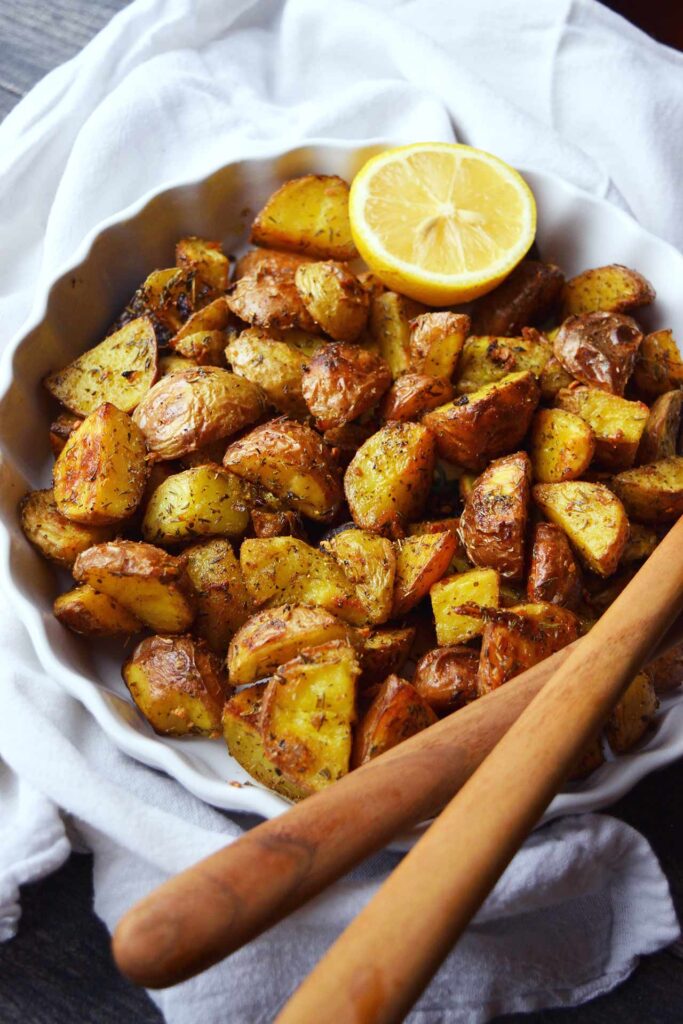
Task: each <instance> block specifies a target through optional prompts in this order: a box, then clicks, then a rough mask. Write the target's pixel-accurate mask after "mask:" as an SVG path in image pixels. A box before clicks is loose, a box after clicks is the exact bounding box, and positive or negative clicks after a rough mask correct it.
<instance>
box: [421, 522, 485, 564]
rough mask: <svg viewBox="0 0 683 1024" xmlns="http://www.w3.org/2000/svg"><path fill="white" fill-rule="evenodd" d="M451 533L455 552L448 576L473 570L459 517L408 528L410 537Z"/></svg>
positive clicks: (422, 523)
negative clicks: (461, 531) (463, 540)
mask: <svg viewBox="0 0 683 1024" xmlns="http://www.w3.org/2000/svg"><path fill="white" fill-rule="evenodd" d="M444 531H446V532H447V533H450V535H451V537H453V540H454V541H455V550H454V551H453V555H452V557H451V564H450V567H449V569H448V574H449V575H452V574H453V573H455V572H467V570H468V569H472V568H473V566H472V563H471V562H470V560H469V558H468V557H467V552H466V551H465V545H464V544H463V542H462V537H461V534H460V519H459V518H458V517H457V516H449V517H448V518H446V519H425V520H423V521H422V522H421V523H411V524H410V526H409V527H408V536H409V537H415V536H418V535H420V534H424V533H443V532H444Z"/></svg>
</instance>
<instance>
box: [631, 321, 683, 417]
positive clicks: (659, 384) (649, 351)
mask: <svg viewBox="0 0 683 1024" xmlns="http://www.w3.org/2000/svg"><path fill="white" fill-rule="evenodd" d="M633 383H634V385H635V387H636V390H637V391H638V394H639V395H640V396H641V397H642V398H644V399H645V401H646V402H649V401H651V400H652V399H653V398H657V396H658V395H664V394H666V392H667V391H673V390H675V389H676V388H680V387H683V359H682V358H681V353H680V351H679V348H678V345H677V344H676V342H675V341H674V338H673V335H672V333H671V331H655V332H654V333H653V334H646V335H645V337H644V338H643V340H642V342H641V345H640V348H639V349H638V354H637V356H636V365H635V368H634V370H633Z"/></svg>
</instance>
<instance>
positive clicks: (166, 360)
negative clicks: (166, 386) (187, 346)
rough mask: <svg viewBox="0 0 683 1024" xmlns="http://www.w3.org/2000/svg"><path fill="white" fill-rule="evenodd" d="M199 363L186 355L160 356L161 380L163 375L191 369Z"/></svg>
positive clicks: (166, 375)
mask: <svg viewBox="0 0 683 1024" xmlns="http://www.w3.org/2000/svg"><path fill="white" fill-rule="evenodd" d="M198 365H199V364H198V363H196V362H195V361H194V359H188V358H187V357H186V356H177V355H175V354H173V355H165V356H160V357H159V380H161V379H162V378H163V377H168V376H169V374H171V373H178V372H179V371H181V370H191V369H192V367H193V366H198Z"/></svg>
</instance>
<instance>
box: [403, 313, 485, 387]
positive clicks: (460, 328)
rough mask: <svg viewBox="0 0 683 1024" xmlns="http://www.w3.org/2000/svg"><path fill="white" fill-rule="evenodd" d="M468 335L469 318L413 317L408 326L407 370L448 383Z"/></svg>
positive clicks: (446, 315)
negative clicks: (440, 378)
mask: <svg viewBox="0 0 683 1024" xmlns="http://www.w3.org/2000/svg"><path fill="white" fill-rule="evenodd" d="M469 333H470V318H469V317H468V316H465V315H464V314H462V313H448V312H445V311H441V312H438V313H423V314H422V315H421V316H417V317H415V319H414V320H413V321H412V322H411V324H410V341H409V345H408V355H409V360H410V369H411V370H412V372H413V373H420V374H425V375H426V376H427V377H443V379H444V380H450V379H451V377H452V376H453V374H454V373H455V369H456V367H457V365H458V360H459V358H460V353H461V352H462V348H463V345H464V344H465V338H466V337H467V335H468V334H469Z"/></svg>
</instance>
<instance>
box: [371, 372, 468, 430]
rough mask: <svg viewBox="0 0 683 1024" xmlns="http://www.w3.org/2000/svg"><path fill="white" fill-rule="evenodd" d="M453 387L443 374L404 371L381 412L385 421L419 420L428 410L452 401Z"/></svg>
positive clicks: (386, 396) (387, 395)
mask: <svg viewBox="0 0 683 1024" xmlns="http://www.w3.org/2000/svg"><path fill="white" fill-rule="evenodd" d="M452 397H453V386H452V384H451V383H450V381H448V380H444V379H443V378H441V377H428V376H427V375H426V374H424V373H404V374H402V376H400V377H399V378H398V380H396V381H394V383H393V384H392V386H391V387H390V389H389V391H387V393H386V395H385V396H384V401H383V402H382V406H381V414H382V416H383V418H384V419H385V420H401V421H404V420H418V419H419V418H420V417H421V416H423V415H424V413H426V412H429V411H430V410H431V409H437V408H438V407H439V406H440V405H444V403H446V402H450V400H451V398H452Z"/></svg>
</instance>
